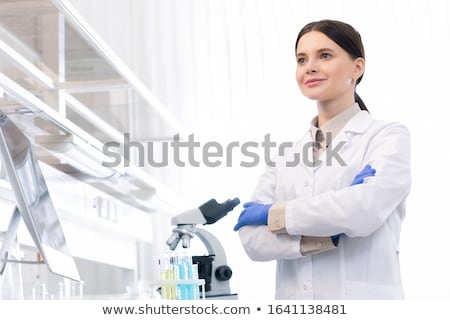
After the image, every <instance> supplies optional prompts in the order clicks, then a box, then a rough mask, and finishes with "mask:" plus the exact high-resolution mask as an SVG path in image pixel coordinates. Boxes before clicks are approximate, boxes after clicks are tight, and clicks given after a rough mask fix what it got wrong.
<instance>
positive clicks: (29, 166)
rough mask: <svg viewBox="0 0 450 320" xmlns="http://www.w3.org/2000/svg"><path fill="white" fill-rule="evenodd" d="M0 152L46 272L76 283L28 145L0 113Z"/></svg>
mask: <svg viewBox="0 0 450 320" xmlns="http://www.w3.org/2000/svg"><path fill="white" fill-rule="evenodd" d="M0 151H1V154H2V158H3V162H4V165H5V168H6V171H7V173H8V179H9V182H10V183H11V187H12V189H13V191H14V195H15V198H16V202H17V208H18V210H19V211H20V214H21V216H22V219H23V221H24V222H25V224H26V226H27V229H28V231H29V232H30V234H31V237H32V238H33V241H34V243H35V245H36V247H37V248H38V250H39V251H40V253H41V256H42V257H43V259H44V261H45V263H46V264H47V266H48V267H49V269H50V271H52V272H53V273H55V274H58V275H61V276H64V277H67V278H70V279H72V280H76V281H79V280H80V276H79V274H78V269H77V266H76V264H75V261H74V259H73V257H72V255H71V253H70V251H69V249H68V247H67V243H66V239H65V237H64V233H63V229H62V227H61V224H60V221H59V218H58V215H57V212H56V210H55V207H54V206H53V203H52V200H51V197H50V194H49V191H48V188H47V184H46V183H45V179H44V176H43V175H42V172H41V169H40V166H39V163H38V161H37V158H36V156H35V154H34V151H33V149H32V145H31V143H30V141H29V140H28V139H27V137H26V136H25V135H24V134H23V133H22V131H21V130H20V129H19V128H18V127H17V126H16V125H15V124H14V123H13V122H12V121H11V120H10V119H9V118H8V116H7V115H5V114H4V113H2V112H0Z"/></svg>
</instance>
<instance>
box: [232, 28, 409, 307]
mask: <svg viewBox="0 0 450 320" xmlns="http://www.w3.org/2000/svg"><path fill="white" fill-rule="evenodd" d="M295 50H296V52H295V54H296V59H297V72H296V78H297V82H298V85H299V87H300V90H301V92H302V93H303V95H305V96H306V97H308V98H309V99H312V100H314V101H316V104H317V116H316V117H315V118H314V119H313V120H312V122H311V128H310V130H308V132H307V133H306V134H305V135H304V137H303V138H302V139H301V140H299V141H298V142H296V143H295V144H294V145H293V147H292V148H291V149H289V150H285V152H284V153H283V154H280V155H277V156H276V161H275V163H276V164H275V166H269V167H267V169H266V172H265V173H264V174H263V175H262V176H261V178H260V181H259V184H258V185H257V187H256V190H255V192H254V194H253V196H252V199H251V202H248V203H246V204H244V210H243V211H242V213H241V215H240V217H239V220H238V223H237V225H236V227H235V230H239V236H240V239H241V242H242V244H243V246H244V248H245V251H246V252H247V254H248V255H249V257H250V258H251V259H253V260H256V261H269V260H276V261H277V271H276V294H275V297H276V298H277V299H401V298H403V289H402V282H401V277H400V266H399V251H398V246H399V236H400V228H401V223H402V220H403V218H404V215H405V201H406V198H407V195H408V193H409V190H410V185H411V177H410V137H409V132H408V130H407V128H405V126H403V125H402V124H400V123H398V122H384V121H378V120H374V119H373V118H372V117H371V115H370V114H369V112H368V111H367V108H366V106H365V105H364V103H363V101H362V100H361V98H360V97H359V96H358V94H356V91H355V89H356V85H357V84H358V83H359V82H360V81H361V79H362V77H363V74H364V68H365V57H364V48H363V45H362V42H361V37H360V35H359V33H358V32H357V31H356V30H355V29H354V28H353V27H352V26H350V25H348V24H346V23H343V22H340V21H334V20H322V21H317V22H312V23H309V24H307V25H306V26H305V27H304V28H303V29H302V30H301V31H300V33H299V35H298V37H297V41H296V44H295ZM308 146H311V148H308ZM305 151H306V152H307V156H308V157H303V156H299V154H301V153H302V152H305ZM298 159H310V160H308V161H305V160H303V161H296V160H298Z"/></svg>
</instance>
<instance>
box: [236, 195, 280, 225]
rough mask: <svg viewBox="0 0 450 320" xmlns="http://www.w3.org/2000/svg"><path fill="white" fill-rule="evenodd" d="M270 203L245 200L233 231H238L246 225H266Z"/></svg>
mask: <svg viewBox="0 0 450 320" xmlns="http://www.w3.org/2000/svg"><path fill="white" fill-rule="evenodd" d="M271 206H272V205H271V204H262V203H258V202H246V203H244V205H243V207H244V210H243V211H242V212H241V215H240V216H239V219H238V222H237V224H236V225H235V226H234V231H238V230H239V229H240V228H241V227H242V226H246V225H267V217H268V215H269V209H270V207H271Z"/></svg>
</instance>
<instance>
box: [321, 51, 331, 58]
mask: <svg viewBox="0 0 450 320" xmlns="http://www.w3.org/2000/svg"><path fill="white" fill-rule="evenodd" d="M320 57H321V58H322V59H329V58H331V54H329V53H327V52H324V53H322V54H321V55H320Z"/></svg>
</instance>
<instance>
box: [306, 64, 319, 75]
mask: <svg viewBox="0 0 450 320" xmlns="http://www.w3.org/2000/svg"><path fill="white" fill-rule="evenodd" d="M317 70H318V69H317V66H316V65H315V64H314V63H308V65H307V67H306V73H307V74H314V73H317Z"/></svg>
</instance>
